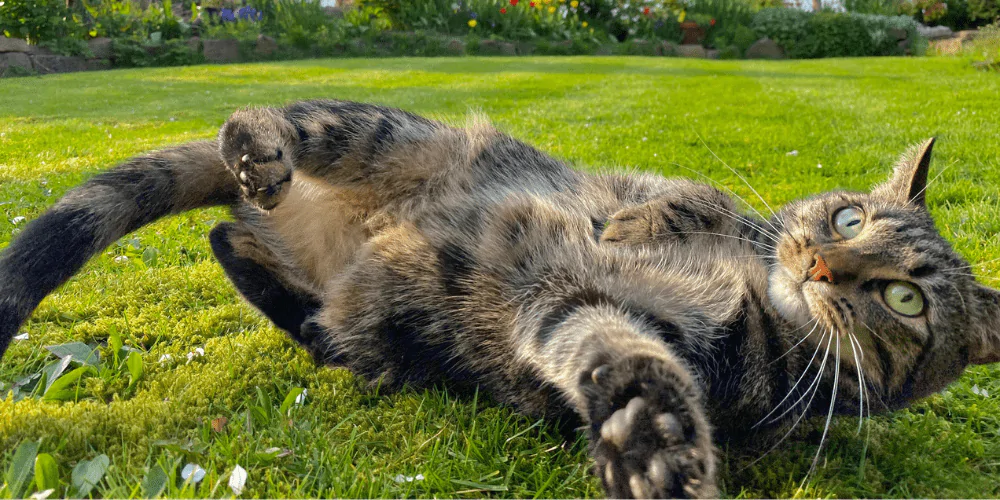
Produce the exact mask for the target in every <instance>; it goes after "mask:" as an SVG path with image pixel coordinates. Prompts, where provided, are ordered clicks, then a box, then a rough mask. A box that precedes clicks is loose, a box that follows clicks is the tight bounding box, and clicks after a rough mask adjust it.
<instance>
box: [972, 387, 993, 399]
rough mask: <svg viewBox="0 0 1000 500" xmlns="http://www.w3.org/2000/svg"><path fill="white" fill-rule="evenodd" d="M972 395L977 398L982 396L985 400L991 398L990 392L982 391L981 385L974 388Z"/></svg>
mask: <svg viewBox="0 0 1000 500" xmlns="http://www.w3.org/2000/svg"><path fill="white" fill-rule="evenodd" d="M972 393H973V394H975V395H977V396H982V397H984V398H988V397H990V391H987V390H986V389H980V388H979V384H976V385H974V386H972Z"/></svg>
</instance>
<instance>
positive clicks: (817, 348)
mask: <svg viewBox="0 0 1000 500" xmlns="http://www.w3.org/2000/svg"><path fill="white" fill-rule="evenodd" d="M816 324H817V325H819V323H818V322H817V323H816ZM809 334H810V335H811V334H812V331H810V332H809ZM824 337H825V334H824ZM822 345H823V337H820V339H819V342H818V343H816V349H814V350H813V355H812V357H811V358H809V362H808V363H806V366H805V368H803V369H802V375H799V379H798V380H796V381H795V383H794V384H792V388H791V389H789V390H788V394H785V397H784V398H782V399H781V401H779V402H778V404H776V405H774V409H772V410H771V411H770V413H768V414H767V415H764V418H762V419H760V420H759V421H757V423H756V424H753V427H751V428H756V427H757V426H759V425H760V424H762V423H764V421H765V420H767V418H768V417H770V416H771V415H773V414H774V412H776V411H778V410H779V409H781V405H782V403H784V402H785V401H787V400H788V398H789V397H791V396H792V394H794V393H795V388H796V387H798V386H799V383H800V382H802V379H803V378H805V376H806V373H809V368H811V367H812V362H813V361H814V360H815V359H816V355H817V354H819V349H820V347H821V346H822ZM806 390H807V391H808V389H806ZM792 407H793V408H794V406H792Z"/></svg>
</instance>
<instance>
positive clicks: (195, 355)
mask: <svg viewBox="0 0 1000 500" xmlns="http://www.w3.org/2000/svg"><path fill="white" fill-rule="evenodd" d="M204 355H205V350H204V349H202V348H201V347H195V348H194V350H193V351H191V352H189V353H187V359H188V363H190V362H191V360H192V359H194V358H200V357H202V356H204Z"/></svg>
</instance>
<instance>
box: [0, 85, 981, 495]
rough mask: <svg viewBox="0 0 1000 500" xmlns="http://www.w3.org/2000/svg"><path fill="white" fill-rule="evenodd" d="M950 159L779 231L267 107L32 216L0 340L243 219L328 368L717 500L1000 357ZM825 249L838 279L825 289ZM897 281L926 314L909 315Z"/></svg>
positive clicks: (281, 310)
mask: <svg viewBox="0 0 1000 500" xmlns="http://www.w3.org/2000/svg"><path fill="white" fill-rule="evenodd" d="M931 145H932V142H929V143H927V144H925V145H923V147H922V148H920V149H917V150H914V152H911V153H909V154H908V155H905V156H904V157H903V159H902V160H901V162H900V164H899V165H898V166H897V170H896V172H895V174H894V175H893V177H892V178H891V179H890V181H889V182H888V183H886V184H885V185H882V186H878V187H876V188H875V189H874V190H873V191H872V192H870V193H845V192H834V193H827V194H823V195H819V196H816V197H813V198H809V199H805V200H800V201H797V202H794V203H791V204H789V205H788V206H786V207H784V208H782V209H781V210H780V211H779V212H778V213H777V214H775V215H774V216H773V217H770V218H767V219H765V218H761V217H752V216H749V215H745V214H743V213H741V211H740V210H739V209H738V207H737V205H736V204H735V202H734V201H733V200H732V199H730V197H729V196H727V195H726V194H724V193H722V192H720V191H719V190H717V189H715V188H713V187H711V186H707V185H704V184H698V183H694V182H691V181H687V180H680V179H663V178H660V177H656V176H650V175H642V174H601V175H587V174H583V173H581V172H577V171H574V170H572V169H570V168H568V167H567V166H565V165H564V164H563V163H561V162H559V161H557V160H555V159H553V158H550V157H548V156H546V155H544V154H542V153H541V152H539V151H537V150H535V149H534V148H532V147H530V146H528V145H526V144H524V143H522V142H519V141H517V140H515V139H513V138H511V137H509V136H506V135H504V134H502V133H500V132H498V131H496V130H495V129H493V128H492V127H490V126H489V125H488V124H486V123H484V122H482V121H481V120H474V121H472V122H470V124H469V125H468V126H466V127H464V128H455V127H450V126H447V125H444V124H441V123H437V122H434V121H431V120H427V119H425V118H422V117H418V116H415V115H412V114H409V113H407V112H405V111H401V110H397V109H392V108H385V107H380V106H375V105H368V104H360V103H352V102H343V101H308V102H300V103H295V104H292V105H290V106H287V107H284V108H251V109H244V110H240V111H238V112H236V113H234V114H233V115H232V116H231V117H230V119H229V120H228V121H227V122H226V124H225V125H224V126H223V127H222V129H221V130H220V133H219V138H218V140H217V143H196V144H191V145H187V146H181V147H179V148H175V149H171V150H167V151H164V152H161V153H154V154H152V155H149V156H146V157H140V158H137V159H135V160H132V161H130V162H128V163H126V164H125V165H123V166H121V167H118V168H116V169H114V170H112V171H110V172H108V173H106V174H102V175H100V176H98V177H95V178H94V179H92V180H91V181H89V182H87V183H86V184H84V185H83V186H81V187H79V188H77V189H76V190H74V191H72V192H71V193H70V194H68V195H67V196H66V197H64V198H63V200H61V201H60V202H59V203H58V204H57V205H56V206H55V207H53V208H52V209H51V210H50V211H49V212H47V213H46V214H44V215H43V216H42V217H40V218H39V219H38V220H36V221H34V222H32V223H31V224H30V225H29V226H28V228H27V229H26V230H25V232H24V234H22V235H21V236H20V237H18V238H17V239H16V240H15V241H14V243H13V244H12V245H11V246H10V248H8V249H7V250H6V251H5V252H4V253H3V254H2V256H0V345H3V346H5V345H6V343H7V342H8V341H9V339H10V336H11V335H12V334H13V332H15V331H16V328H17V327H18V326H19V325H20V324H21V323H22V322H23V321H24V319H25V318H26V316H27V315H28V314H30V312H31V310H32V309H33V308H34V307H35V306H36V305H37V304H38V301H40V300H41V298H43V297H44V296H45V295H46V294H47V293H49V292H50V291H51V290H52V289H53V288H55V287H56V286H58V285H59V284H60V283H61V282H63V281H65V279H67V278H68V277H69V276H71V275H72V274H73V273H74V272H75V271H76V270H77V269H79V267H80V266H81V265H82V264H83V263H84V262H85V261H86V260H87V258H89V257H90V256H91V255H93V254H94V253H95V252H97V251H100V249H101V248H103V247H104V246H107V245H108V244H110V243H111V242H113V241H114V240H115V239H116V238H118V237H120V236H121V235H123V234H125V233H127V232H128V231H131V230H133V229H135V228H137V227H140V226H141V225H143V224H146V223H148V222H151V221H152V220H155V219H156V218H158V217H160V216H163V215H166V214H168V213H175V212H177V211H181V210H187V209H191V208H195V207H199V206H208V205H213V204H228V205H231V206H232V207H233V213H234V216H235V218H236V221H235V222H232V223H223V224H221V225H220V226H219V227H217V228H216V229H215V230H213V231H212V234H211V242H212V248H213V251H214V252H215V253H216V256H217V257H218V259H219V261H220V263H221V264H222V265H223V267H224V268H225V270H226V272H227V274H228V276H229V277H230V279H231V280H232V281H233V282H234V284H235V285H236V286H237V288H238V289H239V290H240V291H241V293H242V294H243V295H244V296H245V297H246V298H247V300H248V301H250V302H251V303H252V304H254V305H255V306H256V307H258V308H259V309H260V310H261V311H262V312H263V313H264V314H266V315H267V316H268V317H269V318H271V319H272V320H273V321H274V322H275V324H277V325H278V326H279V327H281V328H283V329H285V330H287V331H288V332H289V334H290V335H291V336H292V337H293V338H294V339H295V340H296V341H298V342H299V343H301V344H302V345H303V346H305V347H306V348H308V349H309V350H310V351H311V352H312V353H313V355H314V356H315V357H316V358H317V360H319V361H320V362H325V363H330V364H339V365H344V366H347V367H348V368H350V369H351V370H352V371H354V372H355V373H358V374H360V375H363V376H365V377H367V378H369V379H370V380H372V381H373V382H378V383H380V384H381V385H382V386H384V387H385V386H387V387H402V386H403V385H406V384H409V385H417V386H419V385H426V384H431V383H435V382H444V383H447V384H449V385H450V386H451V387H453V388H455V389H457V390H469V391H471V390H473V389H475V388H479V390H481V391H485V392H488V393H490V394H491V395H492V396H493V397H494V398H496V399H497V400H499V401H502V402H505V403H508V404H511V405H514V406H516V407H517V408H519V409H520V410H521V411H524V412H526V413H529V414H534V415H543V416H548V417H553V418H564V419H568V420H569V421H574V420H575V421H576V422H579V423H582V424H583V425H584V428H585V429H586V432H587V433H588V435H589V437H590V440H591V445H592V451H593V455H594V459H595V473H596V474H597V475H598V476H599V477H600V478H601V480H602V482H603V483H604V485H605V488H606V489H607V492H608V494H609V495H611V496H616V497H648V496H658V497H663V496H675V497H681V496H694V497H705V496H713V495H715V494H716V489H715V452H714V448H713V445H712V441H713V436H714V437H716V438H721V439H729V438H734V437H741V438H743V437H746V436H747V435H748V434H752V433H753V432H755V431H756V430H757V429H763V428H767V427H771V428H773V427H775V426H777V425H780V424H781V423H783V422H789V421H793V420H794V419H793V417H795V418H798V416H799V415H800V414H802V415H809V414H813V413H820V412H825V411H826V408H828V407H829V408H830V412H831V414H832V413H841V414H846V413H858V412H860V411H862V408H859V397H867V398H868V399H867V401H865V406H866V407H870V408H871V409H873V410H874V411H879V412H880V411H885V410H888V409H890V408H896V407H900V406H903V405H905V404H907V403H909V402H911V401H913V400H915V399H916V398H919V397H922V396H924V395H926V394H929V393H931V392H934V391H937V390H939V389H941V388H942V387H944V386H945V385H946V384H947V383H949V382H950V381H951V380H953V379H954V378H955V377H957V376H958V375H959V374H960V373H961V371H962V369H963V368H964V367H965V366H966V365H967V364H969V363H970V362H971V363H984V362H992V361H996V360H997V359H998V356H1000V354H998V353H1000V335H998V331H1000V329H998V328H997V327H998V326H1000V325H998V322H1000V300H998V298H1000V294H998V293H997V292H996V291H994V290H992V289H989V288H986V287H983V286H981V285H978V284H977V283H976V282H975V281H974V279H973V278H972V277H971V275H969V273H968V269H969V266H968V264H967V263H966V262H965V261H964V260H962V259H961V258H960V257H959V256H958V255H957V254H955V253H954V252H953V251H952V250H951V248H950V246H949V245H948V244H947V242H946V241H945V240H944V239H943V238H941V237H940V236H939V235H938V234H937V232H936V230H935V229H934V225H933V221H932V220H931V218H930V216H929V214H928V213H927V211H926V208H925V207H924V204H923V202H924V189H925V187H926V183H927V169H928V166H929V158H930V147H931ZM843 207H856V208H858V209H859V210H860V211H861V212H862V213H863V214H864V217H865V222H864V223H865V226H864V229H863V231H862V233H861V235H859V236H858V237H856V238H853V239H850V240H845V239H844V238H842V237H840V236H838V234H837V233H836V231H835V229H834V227H833V226H832V217H833V215H834V214H835V213H837V211H838V210H839V209H841V208H843ZM57 235H58V236H57ZM63 235H69V237H66V236H63ZM67 242H68V243H67ZM817 256H822V259H824V260H822V262H825V264H824V265H825V266H826V267H824V269H825V270H826V273H825V274H823V276H828V282H821V281H819V280H812V279H810V276H812V275H811V274H810V268H811V267H812V266H815V264H814V263H815V262H816V258H817ZM827 268H828V269H827ZM963 269H964V270H965V271H963V272H955V270H963ZM891 280H905V281H907V282H909V283H913V284H915V285H916V286H918V287H919V288H920V290H922V291H923V294H924V297H925V298H926V303H927V311H926V312H925V313H923V314H922V315H921V316H919V317H915V318H910V317H902V316H900V315H899V314H898V313H895V312H893V310H892V309H891V308H890V307H888V306H887V305H886V303H885V299H883V298H882V294H883V292H882V290H883V289H884V283H885V282H886V281H891ZM970 318H971V319H973V320H974V321H971V322H970V321H969V319H970ZM800 339H801V340H800ZM834 341H836V342H837V346H838V347H837V350H836V351H833V353H832V357H831V346H832V345H833V343H834ZM841 341H843V342H844V343H845V346H847V344H848V343H849V346H850V348H851V352H850V353H849V352H847V348H846V347H845V348H844V349H843V350H841V349H840V347H839V345H840V342H841ZM854 349H858V351H860V352H863V353H864V355H861V356H855V355H854V354H857V353H855V351H854ZM824 352H825V354H821V353H824ZM810 354H811V355H812V356H811V357H810ZM855 372H856V373H857V375H858V378H857V381H855V379H854V378H853V377H852V375H853V374H854V373H855ZM806 374H809V377H808V379H807V380H806V382H805V383H799V382H801V381H802V379H803V378H806V377H805V375H806ZM813 374H815V375H813ZM809 380H812V381H813V383H812V384H808V382H809ZM835 394H837V395H838V396H837V397H834V396H835ZM806 396H808V397H806ZM750 422H761V423H762V424H763V423H766V425H761V426H759V427H758V426H751V425H749V424H748V423H750ZM713 424H714V425H713ZM713 429H714V430H713Z"/></svg>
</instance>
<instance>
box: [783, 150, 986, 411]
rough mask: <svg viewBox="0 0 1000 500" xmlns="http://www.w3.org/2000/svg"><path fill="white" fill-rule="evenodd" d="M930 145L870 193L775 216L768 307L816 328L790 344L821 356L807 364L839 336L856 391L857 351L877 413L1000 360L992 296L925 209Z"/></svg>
mask: <svg viewBox="0 0 1000 500" xmlns="http://www.w3.org/2000/svg"><path fill="white" fill-rule="evenodd" d="M933 145H934V140H933V139H931V140H929V141H927V142H925V143H923V144H922V145H920V146H918V147H915V148H913V149H912V150H910V151H909V152H908V153H907V154H905V155H904V156H903V157H902V158H901V159H900V161H899V163H898V164H897V165H896V168H895V171H894V172H893V174H892V176H891V177H890V178H889V180H888V181H887V182H885V183H883V184H880V185H878V186H875V188H874V189H872V190H871V191H870V192H867V193H859V192H845V191H837V192H830V193H825V194H822V195H819V196H814V197H811V198H808V199H804V200H800V201H796V202H793V203H791V204H789V205H787V206H785V207H784V208H782V210H781V211H780V212H779V213H778V215H777V216H776V217H775V219H774V221H775V222H777V223H778V224H780V226H779V228H780V229H781V233H780V235H779V236H778V238H777V242H776V245H775V246H776V248H777V252H776V254H777V260H776V263H775V265H774V266H773V267H772V270H771V273H770V280H769V287H768V293H769V295H770V298H771V300H772V303H773V304H774V305H775V307H776V309H777V310H778V312H779V313H780V314H781V315H782V316H783V317H785V318H786V319H788V320H789V321H791V322H793V323H795V324H797V325H800V326H801V327H802V328H801V329H800V330H799V331H798V332H797V335H798V336H799V337H803V336H805V335H806V333H808V332H810V331H811V332H812V333H811V334H810V336H809V338H807V339H806V341H805V342H803V343H802V345H800V346H799V348H798V349H802V350H803V351H800V353H801V352H805V353H806V354H807V355H808V354H809V353H813V352H818V355H817V356H815V357H814V359H813V361H812V364H813V365H819V364H820V360H821V358H822V357H823V355H824V353H825V351H826V348H827V346H828V345H834V343H835V342H837V337H839V340H840V366H841V367H842V368H841V371H842V373H841V375H842V376H841V382H840V383H839V384H838V386H843V385H845V384H847V385H850V384H852V383H853V384H854V385H853V389H854V390H852V391H848V392H854V393H855V394H856V390H857V382H856V381H853V382H845V379H846V380H848V381H849V380H851V379H853V378H854V377H853V376H854V374H855V371H856V366H857V361H855V355H857V360H858V361H859V362H860V364H861V366H862V374H863V375H864V378H865V383H866V385H867V387H868V390H869V391H870V393H871V394H873V395H874V396H875V397H874V398H873V400H871V401H870V403H871V409H872V410H875V411H881V410H886V409H890V408H896V407H900V406H903V405H905V404H907V403H909V402H911V401H913V400H914V399H917V398H920V397H923V396H926V395H928V394H930V393H933V392H936V391H939V390H941V389H943V388H944V387H945V386H946V385H947V384H948V383H950V382H952V381H953V380H954V379H955V378H957V377H958V376H959V375H960V374H961V372H962V370H963V369H964V368H965V367H966V366H967V365H969V364H983V363H993V362H997V361H1000V292H998V291H997V290H994V289H992V288H989V287H986V286H983V285H981V284H979V283H977V282H976V280H975V279H974V278H973V277H972V270H971V268H970V266H969V264H968V263H967V262H966V261H965V260H964V259H963V258H962V257H961V256H959V255H958V254H957V253H955V251H954V250H952V248H951V245H950V244H949V243H948V242H947V241H946V240H945V239H944V238H943V237H942V236H941V235H940V234H939V233H938V231H937V229H936V228H935V226H934V221H933V220H932V219H931V216H930V214H929V212H928V211H927V207H926V205H925V201H924V195H925V190H926V187H927V172H928V167H929V164H930V155H931V149H932V147H933ZM778 224H775V225H778ZM814 327H815V328H814ZM831 334H832V335H834V336H831ZM817 348H818V351H817ZM855 350H858V351H859V352H857V353H855V352H854V351H855ZM862 353H863V354H862ZM834 356H835V352H831V354H830V357H831V360H830V361H829V363H830V364H829V366H828V367H827V370H825V371H826V372H828V373H829V372H830V371H831V370H830V366H833V362H832V361H833V359H832V358H833V357H834ZM848 389H850V387H848ZM854 398H855V399H856V398H857V396H855V397H854ZM845 399H850V398H849V397H848V398H845Z"/></svg>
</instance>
